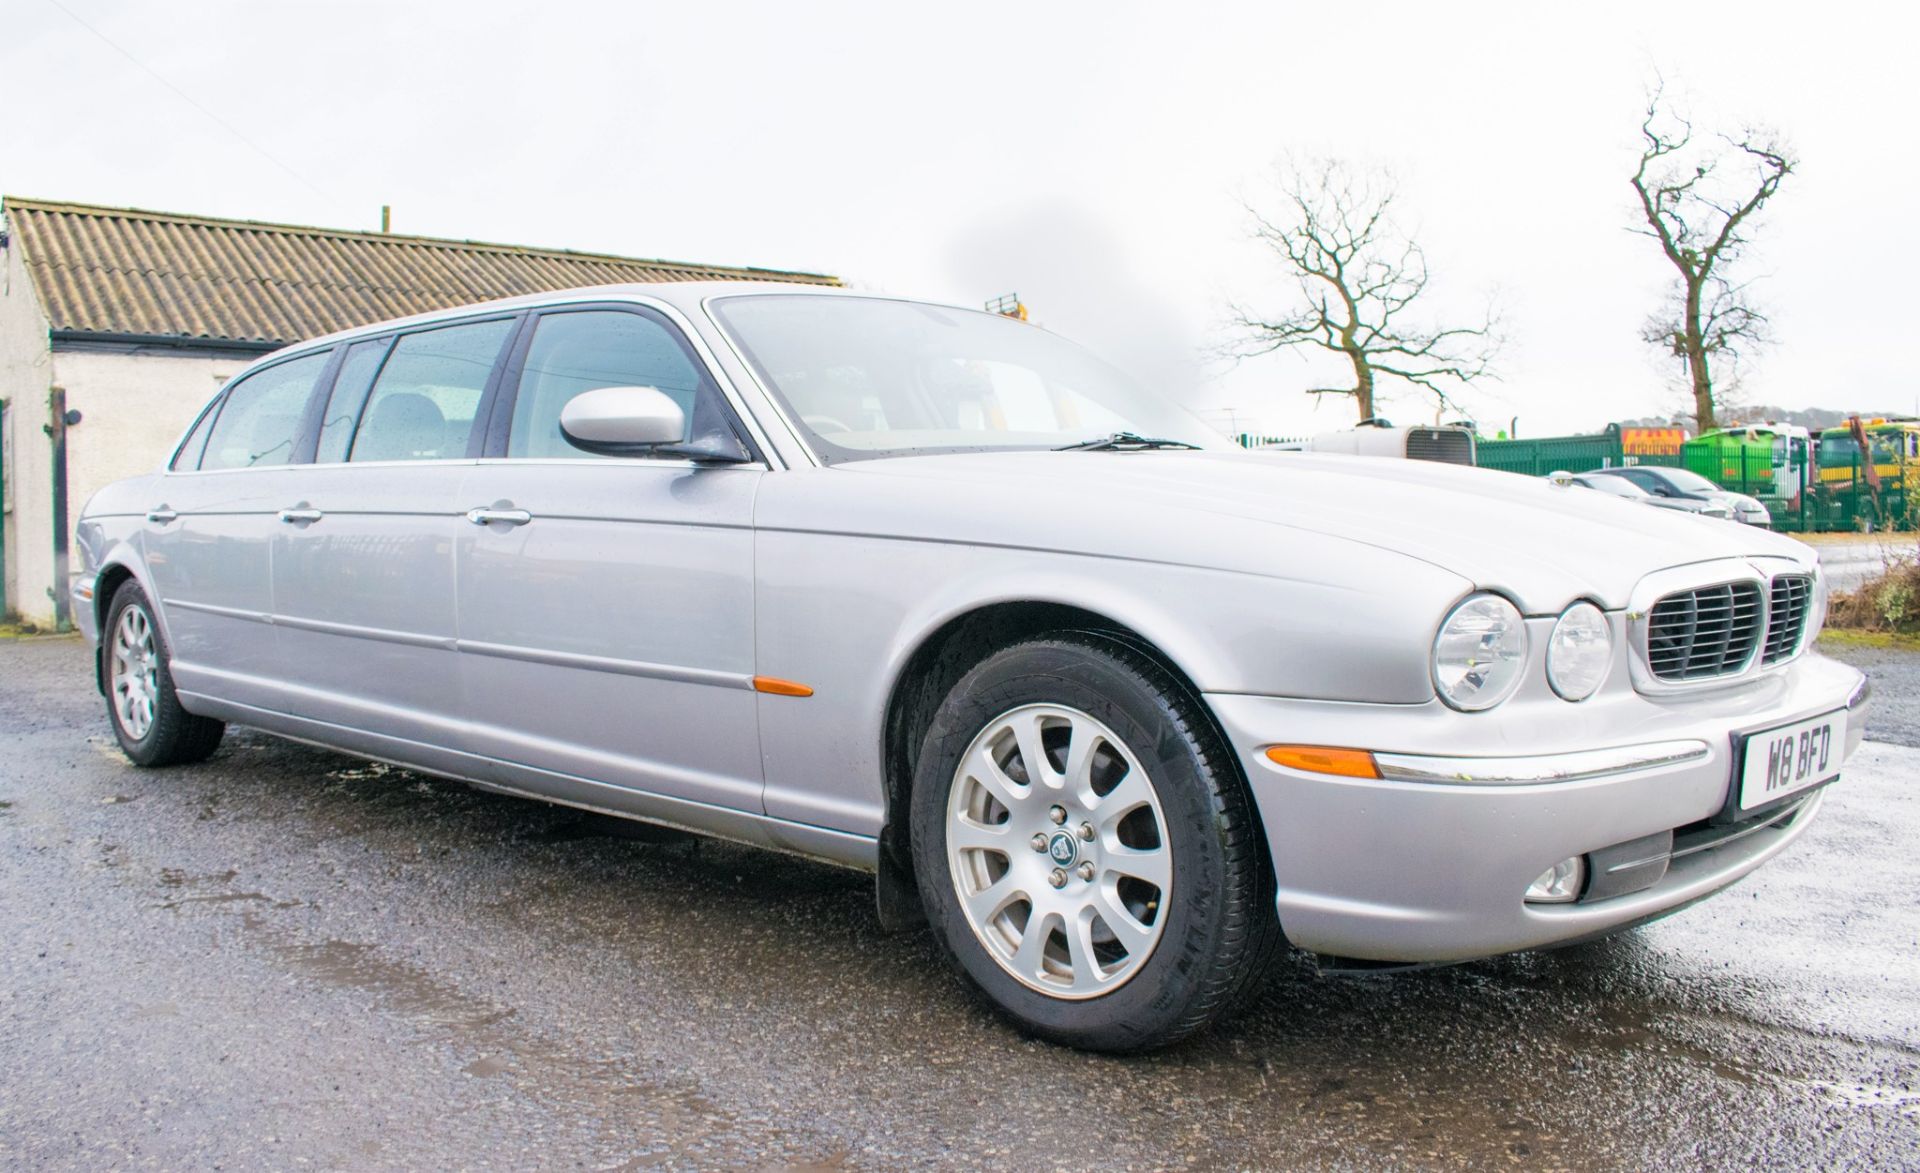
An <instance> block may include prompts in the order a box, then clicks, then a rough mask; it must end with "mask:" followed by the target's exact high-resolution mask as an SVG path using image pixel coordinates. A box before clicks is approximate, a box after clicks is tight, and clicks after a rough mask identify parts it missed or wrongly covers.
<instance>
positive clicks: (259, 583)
mask: <svg viewBox="0 0 1920 1173" xmlns="http://www.w3.org/2000/svg"><path fill="white" fill-rule="evenodd" d="M332 362H333V353H332V352H331V351H329V350H323V351H319V352H316V353H309V354H303V355H298V356H295V357H292V358H289V359H287V360H285V361H283V362H276V363H273V364H271V365H269V366H265V367H261V368H258V369H256V370H253V371H251V372H249V373H247V374H246V375H244V376H242V377H241V378H240V379H239V380H237V381H235V382H234V383H232V384H230V385H229V386H228V387H227V388H226V390H225V391H224V392H223V393H222V394H221V396H220V397H219V398H218V399H217V400H216V402H215V403H214V405H213V406H212V407H210V408H209V409H208V410H207V412H206V413H204V414H203V415H202V417H201V419H200V421H199V422H198V423H197V424H196V425H195V426H194V428H193V430H192V432H191V433H189V436H188V440H187V442H186V443H185V444H184V445H182V447H181V450H180V452H179V453H178V454H177V455H176V457H175V460H174V468H173V469H172V470H170V471H168V472H167V473H166V474H164V475H162V476H160V477H158V478H156V480H155V482H154V484H155V490H156V491H155V500H154V501H153V502H152V503H151V505H150V506H149V509H148V512H147V519H146V528H145V530H144V532H143V533H142V535H141V546H142V554H143V557H144V558H145V560H146V564H147V570H148V574H149V575H150V576H151V580H152V584H153V587H154V589H155V591H157V592H158V594H159V596H160V597H159V605H160V609H161V614H162V616H163V622H164V623H165V626H166V635H167V639H168V641H169V647H170V650H171V652H172V656H173V662H172V672H173V677H174V684H175V686H176V687H177V688H179V689H180V690H181V691H183V692H186V693H190V694H192V693H198V694H202V695H206V696H210V697H216V698H219V699H221V700H226V701H230V702H232V703H235V704H242V705H250V706H253V707H256V708H263V709H269V710H272V709H277V708H279V707H280V704H281V701H282V689H281V685H280V679H279V672H278V664H279V646H278V639H277V634H276V632H275V629H274V627H273V625H272V623H271V616H272V612H273V597H272V573H271V569H270V560H271V544H272V539H273V536H274V531H275V529H276V528H277V527H278V526H279V524H280V522H279V520H278V511H279V510H280V509H281V508H282V507H283V503H284V501H285V499H286V497H287V495H288V494H289V493H290V492H291V491H292V486H293V485H294V484H296V483H297V482H298V480H299V478H300V475H301V473H302V471H303V469H302V468H301V467H300V466H299V465H298V464H296V463H294V462H296V461H298V460H303V459H305V454H306V452H307V450H308V449H309V448H310V443H309V436H310V434H311V433H310V430H309V429H310V426H311V408H310V400H311V398H312V397H313V395H314V394H315V391H316V389H317V388H318V387H319V386H320V385H321V384H322V383H323V382H324V379H325V376H326V375H327V374H328V373H329V371H330V368H331V365H332Z"/></svg>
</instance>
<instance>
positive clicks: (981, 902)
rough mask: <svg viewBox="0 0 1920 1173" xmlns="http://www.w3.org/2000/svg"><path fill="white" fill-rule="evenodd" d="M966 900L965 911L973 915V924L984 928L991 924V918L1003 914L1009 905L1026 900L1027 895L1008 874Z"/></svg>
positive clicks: (1010, 873)
mask: <svg viewBox="0 0 1920 1173" xmlns="http://www.w3.org/2000/svg"><path fill="white" fill-rule="evenodd" d="M966 899H967V910H968V911H969V912H971V913H972V914H973V919H974V923H976V924H979V925H982V926H985V925H989V924H992V923H993V918H994V917H996V916H999V915H1000V914H1001V913H1002V912H1005V911H1006V909H1007V906H1008V905H1009V904H1012V903H1013V902H1014V901H1016V900H1025V899H1027V893H1026V889H1024V888H1023V887H1021V885H1020V882H1019V881H1018V880H1016V879H1014V878H1013V873H1012V872H1008V873H1007V874H1006V875H1004V876H1001V877H1000V878H999V879H998V880H997V881H995V882H994V883H992V884H990V885H988V886H987V887H985V888H982V889H981V890H980V891H978V892H975V893H974V894H972V895H971V896H968V897H967V898H966Z"/></svg>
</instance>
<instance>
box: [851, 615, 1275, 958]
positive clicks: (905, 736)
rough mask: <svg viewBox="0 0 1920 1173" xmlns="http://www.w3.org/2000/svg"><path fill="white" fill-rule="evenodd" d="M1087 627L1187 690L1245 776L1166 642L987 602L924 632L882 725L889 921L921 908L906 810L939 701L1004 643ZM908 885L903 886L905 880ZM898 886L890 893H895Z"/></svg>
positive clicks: (1112, 623)
mask: <svg viewBox="0 0 1920 1173" xmlns="http://www.w3.org/2000/svg"><path fill="white" fill-rule="evenodd" d="M1070 632H1080V633H1088V634H1094V635H1098V636H1103V637H1106V638H1109V639H1112V640H1114V641H1115V642H1117V643H1120V644H1122V645H1124V646H1126V647H1127V648H1129V649H1130V650H1132V651H1133V652H1135V653H1137V654H1139V655H1141V656H1145V657H1146V658H1147V659H1149V660H1152V661H1153V662H1154V663H1155V664H1156V665H1158V666H1159V667H1160V668H1162V669H1164V670H1165V671H1166V672H1167V674H1168V675H1169V676H1171V677H1172V678H1173V680H1174V681H1175V683H1176V684H1178V685H1179V686H1180V688H1181V689H1182V690H1183V691H1184V692H1185V693H1186V694H1187V697H1188V699H1189V701H1191V703H1192V705H1193V708H1194V710H1195V711H1196V712H1197V713H1198V714H1199V715H1200V717H1201V719H1203V720H1204V721H1205V722H1206V723H1207V726H1208V730H1209V732H1210V733H1211V734H1212V735H1213V736H1214V737H1215V738H1216V739H1217V742H1218V744H1219V745H1221V746H1222V747H1223V748H1225V749H1227V751H1228V752H1226V753H1225V755H1224V756H1225V758H1226V759H1227V760H1228V761H1229V762H1230V763H1231V765H1230V766H1229V768H1230V769H1232V770H1233V771H1234V772H1235V775H1236V776H1237V777H1239V778H1240V781H1241V783H1242V785H1244V784H1245V782H1246V779H1245V777H1244V773H1243V771H1242V770H1241V767H1240V762H1239V758H1238V757H1237V756H1236V755H1235V754H1233V753H1232V752H1231V743H1230V742H1229V741H1228V740H1227V737H1226V732H1225V730H1224V729H1223V728H1222V727H1221V725H1220V723H1219V720H1218V718H1216V717H1215V716H1214V713H1213V710H1212V707H1211V706H1209V705H1208V704H1207V703H1206V699H1205V697H1204V696H1203V695H1202V694H1201V690H1200V688H1199V687H1198V686H1197V685H1196V684H1195V683H1194V680H1193V677H1192V675H1191V674H1190V673H1188V672H1187V671H1186V670H1185V669H1183V668H1182V667H1181V665H1180V663H1179V662H1178V661H1177V660H1176V659H1175V657H1173V656H1172V655H1169V654H1168V653H1167V652H1166V651H1165V650H1164V649H1163V647H1162V646H1161V645H1160V644H1159V643H1157V642H1156V641H1154V640H1153V639H1151V638H1149V637H1148V636H1147V635H1146V634H1144V633H1142V632H1141V631H1139V630H1137V629H1136V628H1134V627H1132V626H1130V625H1128V624H1126V623H1124V622H1121V621H1120V620H1117V619H1114V618H1112V617H1111V616H1109V615H1107V614H1104V613H1102V612H1100V611H1095V610H1091V609H1088V608H1086V607H1083V606H1079V605H1077V604H1072V603H1062V602H1058V601H1053V600H1048V599H1040V598H1034V599H1010V600H1000V601H995V602H988V603H982V604H980V605H978V606H975V607H972V608H970V609H968V610H965V611H962V612H960V613H958V614H955V615H952V616H950V617H948V618H947V619H946V620H945V621H944V622H941V623H940V624H939V625H938V626H936V627H934V628H933V629H932V630H930V631H928V632H926V633H924V634H923V635H922V637H921V638H920V640H919V642H918V643H917V644H916V645H915V646H914V647H913V650H912V651H911V652H910V653H909V654H908V655H907V656H906V658H905V659H904V660H903V661H902V662H901V665H900V668H899V669H898V670H897V671H896V673H895V675H894V679H893V682H892V685H891V687H890V689H889V692H888V697H887V703H886V708H885V714H884V717H883V719H882V723H881V737H882V744H881V759H880V760H881V767H882V784H883V788H884V802H885V815H884V819H883V821H882V824H881V829H880V845H879V857H880V859H879V869H878V870H879V884H880V907H881V914H882V917H883V918H884V919H888V920H891V921H896V922H898V921H902V920H911V919H912V918H913V916H914V915H915V913H916V912H917V909H918V897H917V895H915V893H914V889H913V883H914V882H913V878H912V877H913V862H912V855H911V851H912V842H911V833H910V831H909V823H910V820H909V819H908V818H907V811H908V809H909V804H910V802H911V798H912V787H913V766H914V757H915V754H916V753H917V752H918V750H919V746H920V742H921V741H922V740H923V739H924V737H925V735H926V731H927V728H928V727H929V725H930V724H931V723H932V720H933V715H934V713H935V711H936V710H937V709H938V708H939V706H940V703H941V702H942V701H943V700H945V699H946V696H947V694H948V693H949V692H950V691H952V689H953V686H954V685H955V684H957V683H958V682H959V681H960V678H961V677H963V676H965V675H966V674H967V672H969V671H970V670H972V668H973V667H974V666H975V665H977V664H979V663H980V662H981V661H982V660H984V659H986V658H987V657H988V656H989V655H991V654H993V653H994V652H996V651H999V650H1000V649H1002V648H1005V647H1010V646H1012V645H1013V644H1016V643H1020V642H1022V641H1025V640H1030V639H1037V638H1040V637H1043V636H1047V635H1054V634H1066V633H1070ZM902 884H904V885H905V888H904V891H902V890H901V889H900V885H902ZM890 889H891V891H890Z"/></svg>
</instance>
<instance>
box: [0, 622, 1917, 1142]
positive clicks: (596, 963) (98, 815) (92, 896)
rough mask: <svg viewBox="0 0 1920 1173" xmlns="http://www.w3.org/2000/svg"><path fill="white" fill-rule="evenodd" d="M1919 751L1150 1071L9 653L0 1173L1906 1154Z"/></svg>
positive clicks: (853, 942) (793, 890)
mask: <svg viewBox="0 0 1920 1173" xmlns="http://www.w3.org/2000/svg"><path fill="white" fill-rule="evenodd" d="M1917 849H1920V751H1916V750H1912V749H1906V748H1900V747H1895V746H1888V745H1880V744H1869V746H1868V747H1867V748H1866V749H1865V750H1864V751H1863V752H1862V755H1861V756H1860V758H1858V759H1856V764H1855V766H1854V768H1853V769H1852V771H1851V773H1850V774H1849V776H1848V777H1846V778H1845V779H1843V780H1842V782H1841V783H1840V784H1838V785H1837V786H1836V787H1835V788H1834V789H1833V791H1832V792H1831V793H1830V795H1829V800H1828V802H1827V804H1826V807H1825V810H1824V812H1823V813H1822V815H1821V816H1820V819H1819V821H1818V823H1817V824H1816V825H1815V826H1814V827H1813V828H1812V829H1811V830H1810V831H1809V833H1808V834H1807V835H1806V836H1805V837H1804V838H1803V839H1802V840H1801V841H1800V842H1799V844H1797V845H1796V846H1795V847H1794V848H1793V849H1791V850H1790V851H1789V853H1788V854H1787V855H1785V856H1784V857H1782V858H1780V859H1778V860H1776V861H1774V862H1773V863H1772V864H1771V865H1769V866H1768V867H1767V868H1765V869H1763V870H1762V871H1761V872H1759V873H1758V874H1757V875H1755V876H1754V877H1752V878H1751V879H1749V880H1748V881H1747V882H1746V883H1744V884H1742V885H1740V886H1739V887H1736V888H1734V889H1733V890H1731V891H1729V892H1727V893H1725V894H1723V895H1721V896H1720V897H1718V898H1716V899H1714V900H1711V901H1709V902H1707V903H1706V904H1703V905H1700V906H1698V907H1696V908H1694V909H1691V910H1689V911H1687V912H1685V913H1682V914H1680V915H1679V916H1676V917H1674V918H1672V919H1669V920H1666V921H1662V922H1659V923H1657V924H1655V925H1651V926H1648V927H1646V928H1644V929H1641V930H1638V931H1636V932H1634V933H1631V934H1628V935H1626V936H1623V937H1619V938H1615V939H1613V940H1610V941H1606V942H1600V943H1597V944H1592V945H1585V946H1580V947H1576V948H1571V949H1566V950H1561V951H1558V952H1552V953H1542V954H1532V955H1522V956H1516V957H1510V958H1504V959H1498V960H1493V961H1487V962H1481V963H1476V964H1472V965H1465V966H1459V967H1455V968H1452V969H1446V970H1437V971H1430V972H1424V973H1412V974H1402V975H1398V976H1394V977H1385V978H1372V979H1365V980H1355V979H1335V978H1324V977H1319V976H1316V975H1315V974H1314V973H1313V972H1312V971H1311V970H1310V969H1309V968H1307V967H1306V966H1305V965H1304V964H1302V963H1300V962H1298V961H1295V962H1293V963H1291V964H1289V965H1288V966H1286V967H1284V968H1283V969H1282V970H1281V971H1280V972H1277V973H1276V974H1274V976H1273V980H1272V982H1271V984H1270V987H1269V988H1268V989H1267V990H1266V992H1265V994H1264V995H1263V997H1262V998H1261V1000H1260V1001H1259V1003H1258V1004H1257V1005H1256V1006H1255V1007H1254V1008H1253V1010H1252V1011H1251V1012H1250V1013H1247V1014H1245V1015H1243V1016H1241V1017H1239V1018H1236V1019H1234V1020H1232V1021H1230V1022H1228V1023H1226V1024H1224V1025H1223V1026H1221V1027H1220V1028H1219V1029H1217V1030H1216V1031H1214V1032H1213V1033H1211V1034H1209V1035H1206V1036H1204V1037H1202V1038H1200V1039H1197V1040H1195V1041H1193V1042H1191V1043H1189V1044H1187V1045H1184V1046H1182V1047H1180V1048H1177V1049H1175V1050H1172V1051H1169V1052H1164V1053H1161V1054H1158V1055H1153V1056H1149V1057H1145V1058H1139V1059H1125V1060H1121V1059H1112V1058H1102V1057H1097V1056H1090V1055H1083V1054H1077V1053H1074V1052H1071V1051H1065V1050H1060V1049H1057V1048H1053V1047H1049V1046H1046V1045H1043V1044H1039V1043H1034V1042H1031V1041H1028V1040H1026V1039H1024V1038H1022V1037H1021V1036H1019V1035H1018V1034H1016V1033H1014V1032H1013V1031H1011V1030H1009V1029H1008V1028H1007V1027H1005V1026H1003V1025H1001V1024H1000V1023H999V1022H998V1021H996V1020H995V1019H994V1018H993V1017H992V1016H991V1015H989V1014H988V1013H986V1012H984V1011H983V1010H981V1009H980V1008H979V1007H978V1006H976V1005H975V1004H974V1003H973V1002H972V1001H971V1000H970V998H969V997H968V996H967V994H966V993H965V992H964V991H963V990H962V989H961V987H960V986H959V985H958V984H957V982H956V981H955V980H954V979H952V978H951V977H949V976H948V975H947V974H946V973H945V972H944V971H943V970H942V969H941V968H940V966H939V965H938V964H937V961H936V958H935V955H934V952H933V950H932V948H931V947H930V944H929V942H928V941H927V939H926V938H925V937H924V936H920V935H904V936H889V935H886V934H883V933H882V932H880V930H879V928H878V926H877V924H876V922H875V917H874V913H873V911H872V898H871V894H870V888H869V885H868V883H867V881H866V880H865V878H864V877H861V876H857V875H854V874H851V873H847V872H842V871H837V870H834V869H831V868H827V867H824V866H816V865H814V864H810V863H807V862H804V861H800V860H795V859H790V858H784V857H780V856H775V855H767V854H759V853H755V852H752V851H749V850H747V849H744V848H735V847H730V846H725V845H719V844H711V843H693V842H686V841H668V842H650V841H644V840H636V839H631V838H616V837H610V836H608V835H606V834H604V833H602V828H601V827H600V825H598V824H596V823H593V822H591V821H586V820H582V819H581V818H579V817H578V816H577V815H575V814H573V813H570V812H567V811H564V810H560V809H558V808H552V807H546V806H541V805H537V804H533V803H528V802H520V801H516V800H512V799H506V798H500V797H495V796H490V795H485V794H481V793H478V792H474V791H470V790H467V789H465V788H463V787H461V786H458V785H456V784H452V783H447V782H441V781H433V780H428V779H423V778H419V777H415V776H413V775H411V774H407V773H405V772H402V771H397V770H391V769H387V768H384V767H380V766H372V765H368V764H365V763H362V762H358V761H355V760H352V759H348V758H345V757H341V756H338V755H335V754H331V753H327V752H323V751H320V750H315V749H311V748H307V747H302V746H296V745H292V744H288V743H285V742H280V741H276V740H273V739H270V738H267V737H265V736H263V735H257V734H252V733H248V732H245V731H232V732H230V734H229V738H228V741H227V743H226V745H225V746H224V747H223V748H222V750H221V751H220V753H219V754H218V755H217V756H216V757H215V758H214V759H213V760H212V761H210V762H208V763H206V764H204V765H201V766H196V767H190V768H184V769H176V770H168V771H157V772H149V771H140V770H135V769H133V768H132V767H131V766H129V765H128V764H127V762H126V760H125V759H124V758H123V757H122V756H121V755H120V753H119V752H118V750H117V748H115V747H114V745H113V742H112V739H111V737H110V735H109V734H108V731H107V728H106V725H105V719H104V716H103V715H102V713H101V707H100V702H99V700H98V697H97V696H96V695H95V694H94V693H93V691H92V688H91V684H90V681H89V679H88V674H87V669H86V661H85V657H84V654H83V651H82V649H81V646H80V645H79V644H78V643H77V642H75V641H72V640H34V641H19V642H5V641H0V1167H5V1168H9V1169H17V1168H28V1169H38V1168H88V1169H94V1168H113V1167H140V1168H147V1167H152V1168H188V1167H191V1168H214V1167H222V1168H261V1167H272V1168H291V1167H296V1166H304V1167H312V1168H322V1169H325V1168H336V1169H369V1168H425V1167H433V1168H462V1167H482V1166H499V1167H518V1168H532V1167H552V1168H561V1167H565V1168H586V1169H651V1168H820V1169H839V1168H862V1169H864V1168H874V1169H894V1168H901V1167H923V1166H943V1167H980V1166H994V1167H1011V1168H1019V1169H1054V1168H1058V1169H1090V1168H1100V1169H1122V1168H1170V1167H1171V1168H1179V1167H1196V1168H1255V1167H1267V1168H1270V1167H1275V1166H1291V1167H1302V1166H1305V1167H1326V1168H1377V1167H1379V1166H1381V1165H1403V1166H1418V1167H1443V1168H1444V1167H1461V1166H1475V1167H1485V1166H1490V1165H1514V1166H1522V1167H1530V1168H1535V1167H1573V1166H1581V1167H1589V1168H1590V1167H1602V1168H1632V1169H1643V1168H1656V1167H1658V1168H1703V1167H1704V1168H1733V1167H1748V1166H1753V1165H1758V1164H1766V1165H1770V1166H1781V1167H1795V1168H1811V1167H1834V1166H1847V1167H1868V1166H1872V1167H1879V1168H1901V1167H1920V885H1917V884H1916V880H1917V879H1920V871H1917V869H1916V867H1915V864H1914V862H1913V856H1914V853H1915V851H1916V850H1917Z"/></svg>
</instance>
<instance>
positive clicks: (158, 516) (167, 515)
mask: <svg viewBox="0 0 1920 1173" xmlns="http://www.w3.org/2000/svg"><path fill="white" fill-rule="evenodd" d="M179 516H180V515H179V514H178V513H175V512H174V511H173V510H171V509H168V508H167V507H166V506H165V505H162V506H161V507H160V508H158V509H149V510H148V511H147V520H148V521H151V522H153V523H154V524H155V525H168V524H171V523H172V522H173V520H174V519H175V518H177V517H179Z"/></svg>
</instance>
